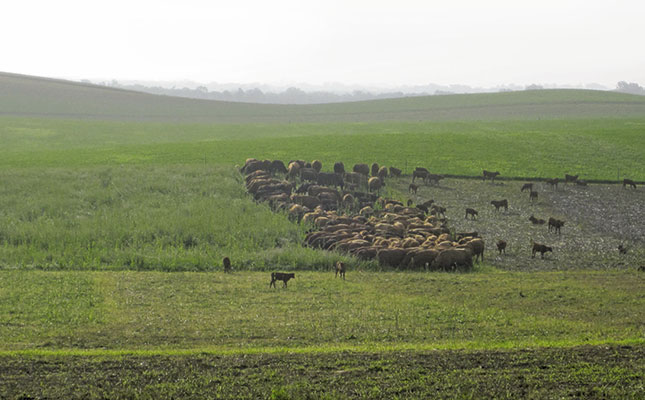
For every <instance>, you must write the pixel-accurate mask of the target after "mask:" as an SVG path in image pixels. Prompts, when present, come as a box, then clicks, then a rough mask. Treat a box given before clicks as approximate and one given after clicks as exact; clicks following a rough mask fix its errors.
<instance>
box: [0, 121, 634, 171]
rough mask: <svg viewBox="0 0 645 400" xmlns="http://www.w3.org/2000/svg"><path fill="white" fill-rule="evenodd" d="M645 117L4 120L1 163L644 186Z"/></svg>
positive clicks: (10, 165)
mask: <svg viewBox="0 0 645 400" xmlns="http://www.w3.org/2000/svg"><path fill="white" fill-rule="evenodd" d="M644 129H645V119H643V120H610V119H608V120H567V121H560V122H555V121H543V122H526V121H514V122H509V121H499V122H487V123H473V122H443V123H434V122H426V123H374V124H330V125H320V124H313V125H311V124H309V125H238V126H229V125H213V126H210V125H172V124H170V125H160V124H141V123H120V122H119V123H115V122H92V121H58V120H31V119H23V118H0V140H2V142H3V144H4V146H3V149H2V158H1V159H0V166H2V167H3V168H4V169H5V170H6V169H7V168H13V167H18V168H24V167H40V168H50V167H57V168H58V167H85V166H116V165H119V166H120V165H132V164H153V165H164V166H165V165H175V164H206V165H212V164H224V165H235V164H242V163H243V162H244V160H245V159H246V158H248V157H250V156H252V157H256V158H270V159H282V160H284V161H289V160H290V159H296V158H303V159H307V160H313V159H320V160H321V161H323V163H324V164H325V165H324V169H327V170H329V169H331V167H332V165H333V163H334V162H336V161H343V162H344V163H345V164H346V165H350V166H351V165H353V164H355V163H359V162H368V163H372V162H378V163H379V164H382V165H394V166H398V167H399V168H402V169H404V170H405V171H406V172H408V173H409V172H411V171H412V170H413V169H414V168H415V167H416V166H425V167H427V168H429V169H431V170H432V171H435V172H437V173H444V174H457V175H480V174H481V170H482V169H488V170H498V171H500V173H501V174H502V176H507V177H508V176H513V177H554V176H559V177H563V176H564V174H565V173H573V174H580V175H581V179H605V180H617V179H618V178H619V177H620V178H621V179H622V177H630V178H632V179H635V180H645V167H644V165H645V162H643V161H644V160H645V159H644V158H643V156H642V154H644V153H645V135H643V130H644Z"/></svg>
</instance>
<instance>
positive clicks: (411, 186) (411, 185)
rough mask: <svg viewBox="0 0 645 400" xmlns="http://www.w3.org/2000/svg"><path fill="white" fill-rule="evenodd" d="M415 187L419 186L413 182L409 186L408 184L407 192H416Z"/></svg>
mask: <svg viewBox="0 0 645 400" xmlns="http://www.w3.org/2000/svg"><path fill="white" fill-rule="evenodd" d="M417 189H419V186H417V185H415V184H414V183H411V184H410V186H408V192H409V193H414V194H417Z"/></svg>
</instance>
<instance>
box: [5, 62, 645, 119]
mask: <svg viewBox="0 0 645 400" xmlns="http://www.w3.org/2000/svg"><path fill="white" fill-rule="evenodd" d="M0 116H14V117H40V118H42V117H45V118H63V119H90V120H112V121H141V122H177V123H225V124H230V123H328V122H381V121H402V122H403V121H404V122H418V121H476V120H481V121H495V120H538V119H542V120H543V119H578V118H580V119H587V118H595V119H597V118H641V117H645V97H641V96H635V95H629V94H622V93H614V92H603V91H591V90H570V89H562V90H539V91H524V92H509V93H490V94H465V95H443V96H423V97H409V98H401V99H387V100H374V101H364V102H354V103H336V104H319V105H271V104H245V103H231V102H221V101H210V100H197V99H186V98H179V97H169V96H157V95H151V94H146V93H140V92H134V91H127V90H121V89H115V88H110V87H104V86H98V85H90V84H84V83H77V82H71V81H65V80H57V79H49V78H41V77H34V76H26V75H17V74H10V73H0Z"/></svg>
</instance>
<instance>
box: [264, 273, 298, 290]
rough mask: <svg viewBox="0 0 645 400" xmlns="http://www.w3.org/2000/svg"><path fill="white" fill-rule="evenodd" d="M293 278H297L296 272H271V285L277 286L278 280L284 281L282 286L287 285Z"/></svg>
mask: <svg viewBox="0 0 645 400" xmlns="http://www.w3.org/2000/svg"><path fill="white" fill-rule="evenodd" d="M291 278H294V279H295V278H296V274H294V273H286V272H271V283H269V287H271V286H273V287H276V286H275V282H276V281H282V287H287V282H288V281H289V279H291Z"/></svg>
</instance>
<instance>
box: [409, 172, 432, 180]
mask: <svg viewBox="0 0 645 400" xmlns="http://www.w3.org/2000/svg"><path fill="white" fill-rule="evenodd" d="M428 175H430V173H429V172H428V171H427V170H426V171H424V170H419V169H417V170H414V171H413V172H412V182H414V181H415V180H416V179H417V178H421V180H423V181H425V179H426V178H427V177H428Z"/></svg>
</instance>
